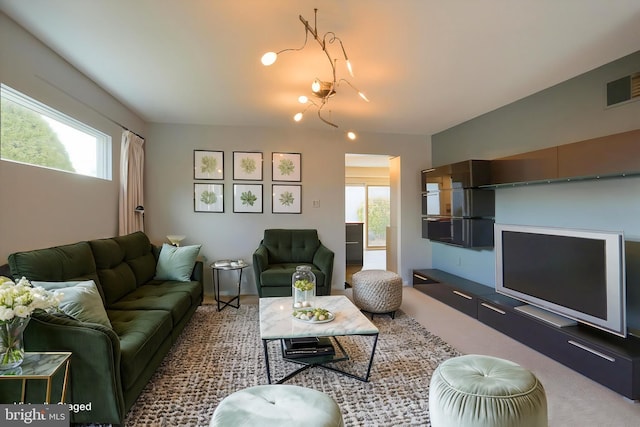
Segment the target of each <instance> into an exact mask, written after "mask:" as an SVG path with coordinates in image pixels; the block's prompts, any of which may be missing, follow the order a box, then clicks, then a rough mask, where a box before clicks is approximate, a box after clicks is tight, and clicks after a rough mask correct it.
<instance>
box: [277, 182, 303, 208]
mask: <svg viewBox="0 0 640 427" xmlns="http://www.w3.org/2000/svg"><path fill="white" fill-rule="evenodd" d="M272 194H273V201H272V203H271V211H272V212H273V213H292V214H299V213H302V186H301V185H278V184H273V193H272Z"/></svg>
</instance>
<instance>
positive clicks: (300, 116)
mask: <svg viewBox="0 0 640 427" xmlns="http://www.w3.org/2000/svg"><path fill="white" fill-rule="evenodd" d="M293 120H295V121H296V122H299V121H300V120H302V113H296V115H295V116H293Z"/></svg>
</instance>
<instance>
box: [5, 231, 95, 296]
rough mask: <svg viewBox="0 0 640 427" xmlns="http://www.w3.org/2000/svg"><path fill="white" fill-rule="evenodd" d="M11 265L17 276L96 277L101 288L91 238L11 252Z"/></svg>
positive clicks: (47, 278)
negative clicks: (90, 243) (69, 243)
mask: <svg viewBox="0 0 640 427" xmlns="http://www.w3.org/2000/svg"><path fill="white" fill-rule="evenodd" d="M9 266H10V268H11V274H12V275H13V276H14V278H20V277H26V278H27V279H29V280H30V281H34V280H35V281H47V282H64V281H70V280H73V281H81V280H93V281H94V282H95V283H96V285H97V287H98V291H101V287H100V280H99V278H98V274H97V271H96V263H95V261H94V259H93V254H92V252H91V247H90V246H89V243H88V242H79V243H74V244H71V245H63V246H56V247H52V248H46V249H36V250H32V251H26V252H16V253H13V254H11V255H9Z"/></svg>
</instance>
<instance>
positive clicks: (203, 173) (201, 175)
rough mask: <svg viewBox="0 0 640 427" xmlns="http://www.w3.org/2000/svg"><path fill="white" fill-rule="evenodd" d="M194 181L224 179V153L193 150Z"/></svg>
mask: <svg viewBox="0 0 640 427" xmlns="http://www.w3.org/2000/svg"><path fill="white" fill-rule="evenodd" d="M193 178H194V179H224V151H208V150H193Z"/></svg>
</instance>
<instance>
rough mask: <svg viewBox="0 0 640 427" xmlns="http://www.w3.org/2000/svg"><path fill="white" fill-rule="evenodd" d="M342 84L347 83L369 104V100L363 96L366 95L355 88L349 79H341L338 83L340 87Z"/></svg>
mask: <svg viewBox="0 0 640 427" xmlns="http://www.w3.org/2000/svg"><path fill="white" fill-rule="evenodd" d="M341 82H345V83H346V84H348V85H349V86H351V89H353V90H355V91H356V92H357V93H358V95H359V96H360V98H362V99H363V100H365V101H367V102H369V98H366V97H363V95H364V94H363V93H362V92H360V90H359V89H358V88H357V87H355V86H354V85H353V84H352V83H351V82H350V81H349V80H347V79H340V80H339V81H338V86H339V85H340V83H341Z"/></svg>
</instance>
